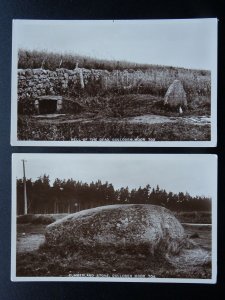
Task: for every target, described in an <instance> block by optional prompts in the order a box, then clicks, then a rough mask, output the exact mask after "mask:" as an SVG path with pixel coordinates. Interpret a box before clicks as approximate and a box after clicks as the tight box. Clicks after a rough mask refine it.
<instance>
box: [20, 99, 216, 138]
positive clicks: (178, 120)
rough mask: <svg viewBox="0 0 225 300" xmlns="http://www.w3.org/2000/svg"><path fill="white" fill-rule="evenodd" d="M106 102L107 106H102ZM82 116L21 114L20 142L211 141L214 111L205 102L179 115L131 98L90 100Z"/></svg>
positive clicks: (154, 103) (157, 103)
mask: <svg viewBox="0 0 225 300" xmlns="http://www.w3.org/2000/svg"><path fill="white" fill-rule="evenodd" d="M99 102H102V103H103V104H105V105H103V106H105V108H104V107H101V105H102V104H99ZM87 103H89V106H88V108H87V109H86V110H85V111H84V112H81V113H79V114H52V115H51V114H49V115H38V116H35V115H33V116H32V115H30V116H28V115H20V116H19V118H18V139H19V140H43V141H51V140H52V141H74V140H75V141H76V140H80V141H91V140H97V141H100V140H103V141H104V140H111V141H113V140H119V141H123V140H142V141H193V140H196V141H207V140H210V136H211V133H210V130H211V129H210V127H211V125H210V122H211V121H210V112H209V108H208V106H207V105H205V104H204V103H203V104H201V106H199V107H198V109H197V108H196V109H195V110H193V111H185V112H184V113H183V115H182V116H181V115H179V113H178V112H177V111H172V112H171V111H166V110H165V109H164V108H162V106H161V103H162V99H160V100H157V99H156V98H155V97H150V96H149V95H127V96H123V97H122V98H121V97H119V96H118V97H117V98H116V99H115V97H114V99H113V101H112V99H108V100H107V101H106V99H102V98H101V99H100V100H99V99H98V98H91V99H87Z"/></svg>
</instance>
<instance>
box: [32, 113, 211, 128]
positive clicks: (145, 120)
mask: <svg viewBox="0 0 225 300" xmlns="http://www.w3.org/2000/svg"><path fill="white" fill-rule="evenodd" d="M34 118H35V120H36V121H37V122H38V123H42V124H64V123H77V122H82V123H90V122H95V121H104V122H106V123H108V122H119V123H121V122H128V123H130V124H150V125H151V124H163V123H176V122H184V123H187V124H193V125H199V126H202V125H207V124H210V123H211V118H210V117H207V116H183V117H182V116H180V117H168V116H162V115H152V114H146V115H141V116H136V117H127V118H113V117H109V118H105V117H102V118H93V116H87V115H86V116H81V115H76V116H75V115H74V116H72V115H70V116H69V117H68V116H66V115H54V114H53V115H42V116H35V117H34Z"/></svg>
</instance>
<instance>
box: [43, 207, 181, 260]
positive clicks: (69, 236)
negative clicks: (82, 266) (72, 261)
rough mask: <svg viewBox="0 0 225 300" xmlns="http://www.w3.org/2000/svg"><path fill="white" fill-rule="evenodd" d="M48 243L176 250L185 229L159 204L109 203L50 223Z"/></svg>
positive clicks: (47, 232) (163, 251)
mask: <svg viewBox="0 0 225 300" xmlns="http://www.w3.org/2000/svg"><path fill="white" fill-rule="evenodd" d="M45 238H46V244H47V245H48V246H53V247H63V248H64V249H67V248H68V249H73V248H74V249H89V248H92V249H93V251H94V249H99V248H102V249H110V251H113V250H117V249H121V248H122V249H128V248H129V249H137V251H138V249H145V251H146V249H148V251H149V253H151V254H153V255H154V253H156V251H157V254H159V253H163V254H165V255H166V254H177V253H179V251H180V249H181V248H183V246H184V245H185V241H186V238H185V235H184V229H183V227H182V225H181V224H180V222H179V221H178V220H177V219H176V217H175V216H174V215H173V214H172V213H171V212H170V211H169V210H168V209H166V208H163V207H161V206H156V205H147V204H146V205H145V204H128V205H110V206H102V207H97V208H94V209H88V210H84V211H81V212H78V213H75V214H72V215H69V216H67V217H65V218H63V219H61V220H58V221H56V222H54V223H52V224H50V225H48V226H47V230H46V234H45Z"/></svg>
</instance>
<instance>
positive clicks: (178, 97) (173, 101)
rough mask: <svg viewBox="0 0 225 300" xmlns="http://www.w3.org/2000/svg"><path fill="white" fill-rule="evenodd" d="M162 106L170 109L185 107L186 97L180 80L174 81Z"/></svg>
mask: <svg viewBox="0 0 225 300" xmlns="http://www.w3.org/2000/svg"><path fill="white" fill-rule="evenodd" d="M164 104H167V105H169V106H171V107H177V106H183V107H186V106H187V96H186V92H185V90H184V87H183V85H182V83H181V81H180V80H174V82H173V83H172V84H171V85H170V86H169V88H168V90H167V92H166V95H165V97H164Z"/></svg>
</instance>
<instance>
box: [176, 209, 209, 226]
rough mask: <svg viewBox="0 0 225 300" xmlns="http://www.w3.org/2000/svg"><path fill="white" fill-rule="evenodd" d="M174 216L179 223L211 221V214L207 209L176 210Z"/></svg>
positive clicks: (205, 222) (204, 222)
mask: <svg viewBox="0 0 225 300" xmlns="http://www.w3.org/2000/svg"><path fill="white" fill-rule="evenodd" d="M175 216H176V217H177V219H178V220H179V221H180V222H181V223H195V224H197V223H199V224H211V223H212V214H211V212H208V211H192V212H176V213H175Z"/></svg>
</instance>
